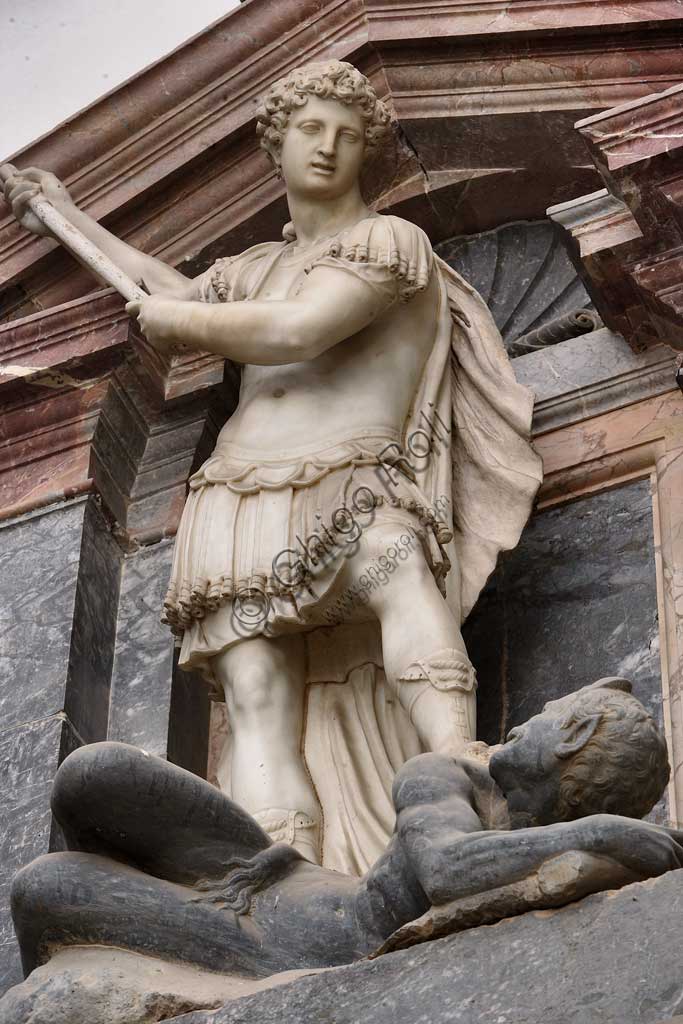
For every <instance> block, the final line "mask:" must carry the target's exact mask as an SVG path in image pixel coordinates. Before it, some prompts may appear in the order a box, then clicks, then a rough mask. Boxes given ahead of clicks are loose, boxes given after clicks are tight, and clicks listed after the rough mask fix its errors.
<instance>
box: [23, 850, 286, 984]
mask: <svg viewBox="0 0 683 1024" xmlns="http://www.w3.org/2000/svg"><path fill="white" fill-rule="evenodd" d="M12 915H13V918H14V925H15V928H16V932H17V937H18V939H19V944H20V947H21V954H22V961H23V966H24V971H25V973H26V975H28V974H29V973H30V972H31V971H32V970H33V969H34V968H35V967H37V966H39V965H40V964H41V963H43V962H44V961H45V960H47V959H48V958H49V956H50V955H51V953H52V952H54V949H55V947H61V946H67V945H100V946H118V947H120V948H123V949H130V950H133V951H134V952H138V953H144V954H149V955H153V956H160V957H162V958H168V959H172V960H179V961H181V962H185V963H190V964H196V965H198V966H200V967H205V968H207V969H208V970H213V971H221V972H228V971H233V972H236V973H245V974H249V975H251V976H254V975H255V976H263V975H268V974H271V973H272V972H273V971H276V970H283V969H286V968H287V967H289V966H298V965H297V964H292V963H290V962H288V961H287V951H286V950H283V949H281V948H278V947H277V946H274V945H273V944H271V943H264V942H263V941H262V936H261V932H260V929H258V928H257V927H256V926H255V925H254V923H253V922H252V921H251V919H250V918H248V917H239V916H238V915H237V914H235V913H234V912H233V911H232V910H230V909H228V908H221V909H218V908H216V907H214V906H211V905H207V904H206V903H203V902H199V901H196V895H195V893H194V892H193V890H192V889H189V888H186V887H184V886H180V885H175V884H173V883H171V882H165V881H162V880H160V879H158V878H152V877H151V876H150V875H145V874H143V873H142V872H141V871H137V870H136V869H135V868H131V867H128V866H126V865H123V864H117V863H116V862H115V861H111V860H108V859H107V858H105V857H97V856H94V855H92V854H87V853H52V854H47V855H46V856H44V857H39V858H38V859H37V860H34V861H33V862H32V863H31V864H29V865H28V867H25V868H24V869H23V870H22V871H20V872H19V873H18V874H17V875H16V876H15V879H14V883H13V886H12Z"/></svg>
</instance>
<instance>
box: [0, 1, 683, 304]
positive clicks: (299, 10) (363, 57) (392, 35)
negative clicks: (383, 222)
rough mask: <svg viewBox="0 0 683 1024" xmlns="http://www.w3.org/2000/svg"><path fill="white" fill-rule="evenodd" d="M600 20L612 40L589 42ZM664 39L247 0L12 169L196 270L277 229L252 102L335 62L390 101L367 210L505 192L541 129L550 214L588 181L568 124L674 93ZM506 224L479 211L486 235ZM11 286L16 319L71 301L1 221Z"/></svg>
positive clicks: (73, 275)
mask: <svg viewBox="0 0 683 1024" xmlns="http://www.w3.org/2000/svg"><path fill="white" fill-rule="evenodd" d="M399 12H400V15H399ZM610 24H613V25H615V26H616V25H617V24H618V25H619V30H618V31H616V29H615V31H614V32H613V33H612V34H607V35H606V33H605V26H606V25H610ZM624 25H629V26H630V31H629V32H628V33H626V34H624V32H623V31H622V29H623V26H624ZM519 33H524V40H525V41H524V49H523V52H520V48H519V45H518V43H517V42H516V40H517V39H518V37H519ZM427 38H428V39H429V44H428V46H426V44H425V43H424V42H423V41H421V40H425V39H427ZM682 38H683V16H681V12H680V9H679V5H678V4H676V3H668V2H660V3H658V4H653V3H645V2H642V3H637V2H636V3H630V4H625V5H624V4H618V3H613V2H612V0H603V2H602V3H601V4H600V5H599V11H598V9H597V8H596V5H595V4H594V3H592V2H591V3H588V2H572V0H563V2H554V3H551V2H546V0H506V2H505V3H502V2H499V0H491V2H488V0H481V2H477V3H470V2H459V0H455V2H444V0H436V2H429V3H426V2H419V0H418V2H417V3H411V4H410V5H405V4H401V5H399V7H397V6H396V5H395V4H394V3H393V2H392V3H384V2H381V0H282V2H281V3H279V4H277V5H276V6H275V5H273V4H272V3H270V2H268V3H266V2H265V0H260V2H259V0H254V2H252V3H250V4H247V5H244V6H241V7H240V8H238V9H236V10H235V11H233V12H231V13H230V14H229V15H228V16H227V17H226V18H224V19H223V20H222V21H220V22H218V23H217V24H216V25H214V26H211V27H210V28H209V29H207V30H206V31H205V32H204V33H202V34H201V35H200V36H198V37H196V38H195V39H194V40H191V41H190V42H189V43H187V44H186V45H185V46H184V47H182V48H181V49H180V50H178V51H176V52H175V53H173V54H170V55H169V56H168V57H166V58H164V59H163V60H161V61H160V62H158V63H157V64H156V65H154V66H153V67H151V68H148V69H147V70H146V71H144V72H142V73H141V74H140V75H138V76H137V77H136V78H134V79H133V80H131V81H130V82H129V83H127V84H126V85H125V86H123V87H121V88H120V89H117V90H115V92H114V93H112V94H111V95H110V96H108V97H104V98H103V99H102V100H100V101H98V102H97V103H95V104H94V105H93V106H92V107H90V108H89V109H87V110H86V111H83V112H82V113H80V114H78V115H76V116H75V117H74V118H73V119H72V120H71V121H70V122H68V123H67V124H66V125H64V126H62V127H60V128H59V129H58V130H56V131H55V132H53V133H51V134H49V135H48V136H46V137H45V138H44V139H42V140H40V141H38V142H36V143H35V144H34V145H32V146H31V147H29V148H28V149H26V150H25V151H24V152H23V153H22V154H21V156H20V157H19V163H20V164H22V163H24V164H26V163H30V164H34V165H43V166H46V167H50V168H51V169H54V170H55V171H56V172H57V173H58V174H59V175H60V176H61V177H63V178H64V179H65V180H66V181H67V183H68V184H69V186H70V187H71V189H72V191H73V194H74V197H75V199H76V200H77V201H78V202H79V204H80V205H82V206H83V208H84V209H86V210H87V211H88V212H90V213H91V214H92V215H93V216H95V217H96V218H98V219H103V218H104V219H105V222H106V223H107V226H110V227H112V229H113V230H115V231H116V232H117V233H118V234H119V235H121V236H122V237H124V238H126V239H127V240H128V241H130V242H131V243H132V244H134V245H136V246H138V247H140V248H142V249H143V250H145V251H147V252H150V253H152V254H156V255H161V256H162V257H163V258H164V259H166V260H168V261H169V262H171V263H173V264H175V265H181V264H187V263H188V262H189V263H193V262H196V261H197V260H200V261H201V260H206V259H208V258H209V254H208V253H207V250H209V249H211V247H212V246H216V247H220V248H221V250H222V252H224V253H225V252H231V251H237V250H238V249H241V248H244V246H245V244H249V242H254V241H260V240H262V239H263V238H267V237H277V234H276V232H277V230H278V226H279V225H280V224H281V223H282V221H283V220H284V217H283V216H282V212H283V203H282V195H283V192H282V187H281V185H280V184H279V183H277V182H276V181H275V180H274V178H273V176H272V171H271V168H270V166H269V164H268V161H267V160H266V158H265V156H264V155H263V154H260V153H258V151H257V150H256V148H255V145H254V142H253V112H254V105H255V100H256V97H257V96H258V95H259V94H260V92H261V91H262V90H263V87H264V85H265V84H267V83H268V82H270V81H272V80H273V78H274V77H276V76H277V75H278V74H282V73H284V72H285V71H286V70H287V69H288V68H289V67H290V66H293V64H294V63H298V62H302V61H304V60H310V59H313V58H315V59H321V58H324V57H325V56H336V57H351V58H352V59H353V60H354V61H356V62H357V63H358V64H359V65H360V66H361V68H362V69H363V70H364V71H365V72H366V73H367V74H369V75H370V77H371V78H372V80H373V83H374V85H375V87H376V88H377V89H378V91H379V93H380V94H381V95H383V96H384V97H387V98H389V100H390V101H391V102H393V104H394V107H395V110H396V113H397V117H398V120H399V124H400V125H401V127H402V128H403V130H404V132H405V133H406V137H407V139H408V142H407V144H406V145H405V146H403V147H400V146H399V147H398V151H397V161H396V165H395V167H394V168H393V169H392V170H391V173H389V175H388V180H387V181H386V182H385V183H384V187H383V195H384V196H386V199H383V198H382V196H376V197H375V198H376V199H377V201H378V204H379V207H380V208H382V209H385V208H387V204H389V203H391V202H393V201H394V200H393V198H392V196H393V195H394V194H395V193H396V189H397V188H398V187H399V186H400V185H401V183H403V182H406V181H408V180H409V179H411V178H414V179H415V181H416V187H415V189H414V194H415V196H416V197H418V196H419V195H420V194H421V196H422V202H423V205H424V207H425V213H424V216H428V210H427V207H428V205H429V204H428V202H427V201H426V197H427V196H428V194H429V193H430V192H431V190H432V188H433V187H434V186H436V187H437V188H438V187H441V188H443V181H441V182H440V181H439V180H438V176H439V175H444V174H446V175H450V176H451V178H453V177H454V176H455V177H457V175H458V174H459V175H460V176H461V177H462V176H463V175H464V176H465V177H466V178H472V177H476V176H477V175H481V174H482V173H489V172H490V171H492V170H496V171H498V172H499V173H501V172H505V173H506V174H507V175H509V176H510V185H511V188H510V189H509V190H508V191H509V193H510V194H513V193H514V191H515V181H517V180H519V181H522V180H523V179H524V174H525V173H526V174H529V173H530V174H532V176H533V171H534V164H535V162H536V156H535V154H536V153H537V152H539V151H543V152H545V153H547V154H549V155H552V153H553V149H554V146H555V142H556V141H557V138H558V131H559V134H560V136H561V137H562V139H563V141H562V143H561V145H560V146H559V147H558V154H559V152H560V151H561V152H562V154H563V157H564V162H563V161H562V160H557V161H556V163H557V167H556V169H555V171H554V173H553V175H551V177H552V178H553V181H554V193H553V194H551V195H548V196H546V195H542V196H540V197H539V201H540V202H543V200H546V199H547V201H548V202H551V201H554V200H555V201H556V200H557V199H561V198H564V197H565V196H566V195H567V189H568V187H569V186H570V184H571V183H572V182H574V183H575V182H576V181H579V180H580V181H583V180H584V178H586V175H587V173H588V172H587V170H586V166H585V161H583V160H582V157H581V151H580V149H579V148H578V147H577V144H576V142H575V141H573V139H572V132H571V123H572V122H573V120H574V119H575V117H576V112H577V111H580V112H581V111H583V112H590V111H593V110H595V109H596V108H599V107H601V106H605V105H609V104H612V103H615V102H621V101H624V100H626V99H633V98H634V97H636V96H641V95H643V94H644V93H647V92H649V91H651V90H652V89H653V88H657V87H660V88H663V87H664V86H666V85H668V84H670V83H671V82H674V81H679V80H680V78H681V75H682V74H683V73H682V72H681V67H680V58H679V55H680V48H679V44H680V41H681V39H682ZM454 40H457V48H456V47H454V46H453V41H454ZM598 56H600V57H601V60H600V61H598V60H597V59H596V58H597V57H598ZM596 68H599V69H600V70H596ZM482 114H486V115H487V116H486V117H485V118H482V117H481V115H482ZM510 118H514V119H515V120H514V126H513V124H512V123H511V122H510ZM432 122H436V123H435V124H432ZM445 125H452V127H451V129H449V131H448V132H446V131H444V130H443V128H444V126H445ZM551 139H552V140H553V141H552V142H551ZM515 140H517V141H516V142H515ZM520 140H523V142H524V145H522V146H521V147H520V146H519V145H518V143H519V141H520ZM513 143H514V144H513ZM515 146H517V148H515ZM411 147H412V149H411ZM508 150H509V151H508ZM567 157H569V160H568V161H567ZM482 161H488V163H487V164H486V163H482ZM498 161H500V162H498ZM581 164H583V166H580V165H581ZM528 187H529V189H530V191H531V193H533V191H534V188H533V183H531V184H530V185H529V186H528ZM454 194H455V195H457V194H458V188H457V187H455V193H454ZM502 194H503V190H497V191H494V193H493V194H492V196H490V197H488V202H489V204H491V203H494V204H495V203H500V201H501V200H500V198H498V199H496V197H500V196H501V195H502ZM226 197H227V198H226ZM547 204H548V203H547V202H546V205H547ZM451 205H453V204H452V202H451ZM525 213H526V211H525ZM541 213H542V209H541V208H539V209H537V210H535V211H534V214H533V215H534V216H539V215H540V214H541ZM515 215H519V209H517V211H513V212H512V214H510V213H508V214H507V215H506V214H505V213H504V211H503V210H502V209H498V208H497V207H496V210H495V211H492V213H491V219H490V221H489V223H500V222H501V221H503V220H510V219H512V218H513V217H514V216H515ZM496 216H497V217H498V219H497V221H496V220H495V217H496ZM467 230H469V228H468V229H467ZM234 232H239V233H240V238H239V240H235V242H234V244H233V245H232V247H231V244H230V243H231V235H232V233H234ZM11 282H14V285H15V291H14V297H13V299H12V300H11V303H10V308H11V307H12V306H13V307H14V308H15V309H16V311H17V313H18V314H19V315H21V314H22V313H25V312H28V310H29V308H30V303H31V302H32V301H35V302H40V303H41V304H42V305H43V307H45V306H48V305H55V304H58V303H62V302H65V301H67V300H69V299H73V298H74V297H76V296H77V295H79V294H83V292H84V291H85V290H87V289H88V288H89V283H88V280H87V277H86V276H85V275H84V274H83V273H82V272H81V271H80V270H79V269H75V266H74V264H73V263H72V262H71V261H70V260H68V259H67V258H66V257H65V256H63V254H61V253H58V252H56V251H54V248H53V246H52V243H50V242H49V241H46V240H37V239H34V238H31V237H30V236H28V235H27V234H26V233H25V232H23V231H22V230H21V229H20V228H19V227H18V226H17V225H15V224H14V223H13V222H11V221H10V219H9V218H6V217H5V218H3V219H2V220H0V287H1V286H2V285H3V284H4V285H5V286H7V285H9V284H10V283H11ZM34 308H35V307H34Z"/></svg>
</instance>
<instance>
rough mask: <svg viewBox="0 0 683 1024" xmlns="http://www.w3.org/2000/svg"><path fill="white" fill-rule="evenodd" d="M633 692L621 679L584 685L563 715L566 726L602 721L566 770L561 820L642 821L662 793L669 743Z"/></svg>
mask: <svg viewBox="0 0 683 1024" xmlns="http://www.w3.org/2000/svg"><path fill="white" fill-rule="evenodd" d="M630 690H631V685H630V683H628V682H627V681H626V680H621V679H609V680H604V681H601V683H600V685H598V684H594V685H593V686H588V687H584V688H583V689H582V690H579V691H578V693H577V694H576V696H575V698H574V700H572V702H571V705H570V708H569V709H568V711H566V712H565V713H564V714H563V715H562V726H563V727H565V728H566V727H568V726H571V725H574V724H578V723H580V722H581V721H582V720H584V719H589V718H594V717H595V716H598V715H599V723H598V725H597V728H596V729H595V732H594V733H593V735H592V736H591V738H590V740H589V741H588V742H587V743H586V745H585V747H584V748H583V749H582V750H580V751H579V752H578V753H577V754H574V755H572V756H571V757H570V758H568V760H567V763H566V765H565V766H564V768H563V770H562V773H561V776H560V792H559V799H558V806H557V816H558V819H559V820H561V821H571V820H573V819H576V818H579V817H583V816H584V815H588V814H596V813H612V814H622V815H626V816H628V817H632V818H642V817H643V816H644V815H645V814H647V813H648V811H650V810H651V809H652V807H653V806H654V805H655V804H656V803H657V801H658V800H659V798H660V796H661V795H662V792H663V791H664V788H665V786H666V784H667V782H668V781H669V774H670V768H669V761H668V757H667V748H666V741H665V739H664V736H663V735H662V733H661V731H660V729H659V727H658V726H657V723H656V722H655V721H654V719H653V718H652V716H651V715H650V714H649V713H648V711H647V710H646V709H645V708H644V707H643V705H642V704H641V703H640V701H638V700H637V699H636V698H635V697H633V696H632V695H631V693H630Z"/></svg>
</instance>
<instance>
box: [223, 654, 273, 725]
mask: <svg viewBox="0 0 683 1024" xmlns="http://www.w3.org/2000/svg"><path fill="white" fill-rule="evenodd" d="M279 690H280V686H279V684H278V680H277V673H276V670H275V666H274V665H273V664H272V663H271V662H269V661H260V660H259V661H254V662H252V663H251V664H249V665H243V666H242V667H241V668H240V671H239V672H237V673H235V675H234V677H233V678H232V679H231V681H230V692H231V701H230V703H231V711H232V713H233V714H234V715H236V716H238V717H240V718H243V719H244V718H250V717H252V716H255V717H258V716H263V715H266V714H268V712H269V711H271V710H273V709H274V708H275V706H276V705H277V703H278V701H277V694H278V692H279Z"/></svg>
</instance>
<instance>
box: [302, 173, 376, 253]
mask: <svg viewBox="0 0 683 1024" xmlns="http://www.w3.org/2000/svg"><path fill="white" fill-rule="evenodd" d="M287 202H288V204H289V212H290V216H291V218H292V224H293V225H294V230H295V232H296V237H297V241H298V242H299V244H300V245H311V244H313V243H314V242H317V241H318V240H319V239H322V238H329V237H330V236H332V235H336V234H338V233H339V232H340V231H344V230H345V229H346V228H349V227H352V226H353V225H354V224H357V223H358V221H360V220H363V219H364V218H365V217H369V216H371V214H372V211H371V210H370V209H369V207H368V206H366V204H365V202H364V201H363V197H362V196H361V194H360V191H359V189H358V188H357V187H356V188H354V189H352V190H350V191H349V192H347V193H346V195H343V196H340V197H339V198H337V199H330V200H324V199H319V198H317V197H316V198H315V199H311V198H310V197H309V196H302V195H296V194H292V193H290V192H288V193H287Z"/></svg>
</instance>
